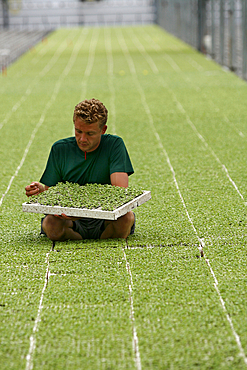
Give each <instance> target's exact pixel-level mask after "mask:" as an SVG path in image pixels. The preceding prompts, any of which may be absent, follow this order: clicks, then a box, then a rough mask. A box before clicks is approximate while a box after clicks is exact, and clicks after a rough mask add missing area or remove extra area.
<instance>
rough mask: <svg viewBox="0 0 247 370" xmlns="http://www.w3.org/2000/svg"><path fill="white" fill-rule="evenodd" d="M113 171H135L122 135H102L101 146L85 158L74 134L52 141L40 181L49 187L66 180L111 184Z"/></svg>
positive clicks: (129, 173)
mask: <svg viewBox="0 0 247 370" xmlns="http://www.w3.org/2000/svg"><path fill="white" fill-rule="evenodd" d="M114 172H126V173H127V174H128V175H131V174H132V173H134V170H133V167H132V164H131V161H130V158H129V154H128V152H127V149H126V147H125V144H124V142H123V140H122V139H121V138H120V137H119V136H115V135H108V134H106V135H102V136H101V141H100V145H99V146H98V148H97V149H96V150H94V151H92V152H89V153H86V158H85V153H84V152H83V151H82V150H81V149H80V148H79V147H78V145H77V143H76V139H75V137H69V138H67V139H62V140H59V141H57V142H55V143H54V144H53V146H52V148H51V152H50V155H49V158H48V162H47V165H46V169H45V171H44V173H43V175H42V177H41V179H40V182H41V183H42V184H45V185H47V186H55V185H56V184H57V183H58V182H65V181H69V182H72V183H78V184H80V185H84V184H87V183H97V184H110V183H111V181H110V175H111V174H112V173H114Z"/></svg>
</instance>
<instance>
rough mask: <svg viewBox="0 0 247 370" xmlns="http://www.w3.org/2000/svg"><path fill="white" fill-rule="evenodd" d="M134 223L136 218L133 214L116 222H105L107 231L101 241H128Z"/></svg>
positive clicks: (127, 214) (128, 214) (126, 215)
mask: <svg viewBox="0 0 247 370" xmlns="http://www.w3.org/2000/svg"><path fill="white" fill-rule="evenodd" d="M134 222H135V216H134V213H133V212H128V213H126V214H125V215H124V216H122V217H119V218H118V219H117V220H116V221H105V230H104V231H103V233H102V234H101V237H100V239H108V238H112V239H113V238H123V239H126V238H127V237H128V236H129V234H130V230H131V227H132V226H133V224H134Z"/></svg>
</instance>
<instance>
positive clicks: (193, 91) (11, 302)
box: [0, 26, 247, 370]
mask: <svg viewBox="0 0 247 370" xmlns="http://www.w3.org/2000/svg"><path fill="white" fill-rule="evenodd" d="M0 94H1V100H0V102H1V103H0V104H1V109H0V158H1V164H2V166H1V177H0V225H1V228H0V241H1V249H0V253H1V280H0V321H1V328H0V331H1V346H0V358H1V369H8V370H10V369H18V370H19V369H26V370H28V369H32V368H33V369H35V370H39V369H47V370H48V369H49V370H50V369H52V370H53V369H59V370H60V369H61V370H62V369H65V368H66V369H69V370H77V369H82V368H87V369H89V370H90V369H94V370H95V369H104V370H106V369H107V370H109V369H114V370H115V369H125V370H126V369H131V370H133V369H138V370H140V369H162V370H163V369H173V370H178V369H200V370H201V369H202V370H206V369H215V370H219V369H224V370H225V369H229V370H230V369H237V370H238V369H245V368H246V366H247V357H246V356H247V334H246V333H247V320H246V300H247V290H246V266H247V264H246V262H247V256H246V250H245V249H246V199H247V186H246V180H247V174H246V170H245V167H246V138H247V125H246V119H247V111H246V101H247V86H246V83H245V82H244V81H242V80H240V79H239V78H238V77H236V76H235V75H234V74H232V73H229V72H227V71H225V70H224V69H222V68H221V67H220V66H218V65H217V64H215V63H214V62H212V61H210V60H207V59H206V58H205V57H204V56H202V55H200V54H199V53H197V52H196V51H194V50H193V49H191V48H190V47H188V46H187V45H186V44H184V43H182V42H180V41H179V40H177V39H175V38H173V37H172V36H170V35H168V34H166V33H165V32H164V31H163V30H161V29H160V28H158V27H155V26H148V27H136V28H135V27H133V28H131V27H130V28H127V27H126V28H96V29H91V28H82V29H72V30H63V29H62V30H59V31H56V32H54V33H53V34H51V35H50V36H49V37H48V40H47V42H43V43H41V44H39V45H37V46H36V48H35V49H33V50H31V51H30V52H29V53H27V54H26V55H24V56H23V57H22V58H21V59H19V60H18V61H17V62H16V63H14V64H13V65H12V66H11V67H10V68H9V69H8V73H7V77H5V76H0ZM91 97H95V98H98V99H100V100H102V101H103V102H104V103H105V105H106V106H107V108H108V109H109V112H110V115H109V122H108V132H109V133H117V134H118V135H120V136H122V137H123V139H124V141H125V143H126V145H127V147H128V150H129V153H130V156H131V160H132V162H133V166H134V169H135V174H134V175H132V176H131V177H130V184H131V185H133V186H137V187H141V188H143V189H145V190H151V192H152V199H151V200H150V201H149V202H147V203H146V204H144V205H142V206H141V207H139V208H138V209H137V210H136V211H135V213H136V231H135V234H134V235H133V236H131V237H129V238H128V240H127V243H126V242H125V241H124V240H108V241H89V240H84V241H82V242H70V241H68V242H66V243H56V247H55V251H51V247H52V243H51V242H50V241H49V240H48V239H46V238H45V237H42V236H40V235H39V230H40V215H36V214H26V213H22V210H21V204H22V203H23V202H25V201H26V200H27V199H26V196H25V191H24V187H25V186H26V185H27V184H29V183H30V182H31V181H34V180H39V178H40V176H41V173H42V171H43V170H44V167H45V164H46V160H47V157H48V153H49V149H50V146H51V144H52V143H53V142H54V141H56V140H58V139H60V138H63V137H67V136H71V135H72V129H73V124H72V113H73V108H74V106H75V104H77V103H78V102H79V101H80V100H82V99H85V98H91ZM200 243H202V244H203V245H204V257H200V251H199V249H198V247H199V246H200Z"/></svg>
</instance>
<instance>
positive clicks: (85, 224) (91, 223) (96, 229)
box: [40, 214, 135, 239]
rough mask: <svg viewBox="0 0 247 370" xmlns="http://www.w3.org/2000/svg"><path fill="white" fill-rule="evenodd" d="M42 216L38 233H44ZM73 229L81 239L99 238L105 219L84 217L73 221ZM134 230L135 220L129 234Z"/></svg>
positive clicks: (103, 228)
mask: <svg viewBox="0 0 247 370" xmlns="http://www.w3.org/2000/svg"><path fill="white" fill-rule="evenodd" d="M134 216H135V214H134ZM44 218H45V217H44ZM44 218H42V220H41V232H40V234H43V235H46V234H45V232H44V230H43V228H42V223H43V220H44ZM73 230H74V231H76V232H77V233H79V234H80V235H81V237H82V239H100V236H101V234H102V233H103V231H104V230H105V220H98V219H95V218H87V217H84V218H81V219H80V220H76V221H73ZM134 231H135V221H134V224H133V226H132V227H131V231H130V235H132V234H134Z"/></svg>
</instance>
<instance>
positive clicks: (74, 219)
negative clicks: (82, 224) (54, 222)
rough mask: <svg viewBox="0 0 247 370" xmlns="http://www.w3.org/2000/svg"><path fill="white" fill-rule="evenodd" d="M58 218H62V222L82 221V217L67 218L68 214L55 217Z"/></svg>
mask: <svg viewBox="0 0 247 370" xmlns="http://www.w3.org/2000/svg"><path fill="white" fill-rule="evenodd" d="M54 216H55V217H57V218H60V219H61V220H71V221H76V220H80V219H81V217H73V216H66V214H64V213H61V215H54Z"/></svg>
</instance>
